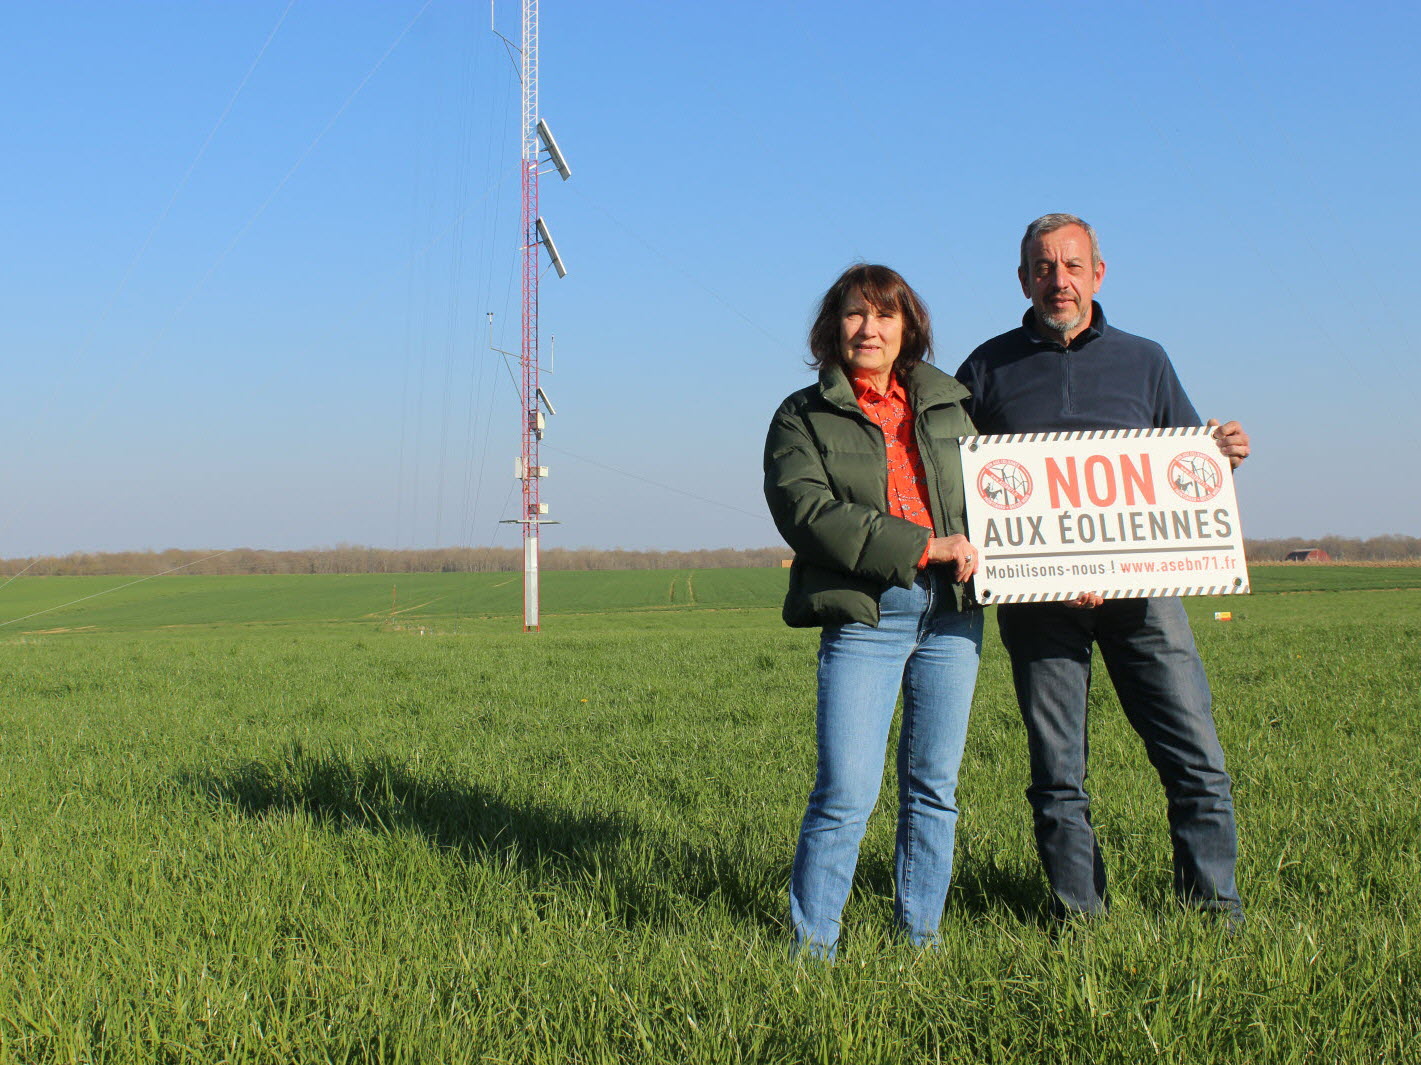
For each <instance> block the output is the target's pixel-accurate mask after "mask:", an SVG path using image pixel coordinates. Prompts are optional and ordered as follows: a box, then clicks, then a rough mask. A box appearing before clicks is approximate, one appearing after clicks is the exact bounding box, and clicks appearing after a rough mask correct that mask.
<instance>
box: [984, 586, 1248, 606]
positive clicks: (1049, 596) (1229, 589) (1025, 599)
mask: <svg viewBox="0 0 1421 1065" xmlns="http://www.w3.org/2000/svg"><path fill="white" fill-rule="evenodd" d="M1078 594H1080V593H1078V592H1032V593H1031V594H1029V595H992V594H991V592H990V590H986V591H983V592H982V602H983V603H987V604H991V605H993V606H995V605H997V604H999V603H1056V602H1060V601H1061V600H1063V599H1074V598H1075V597H1076V596H1077V595H1078ZM1101 594H1102V595H1103V596H1104V597H1105V598H1106V599H1157V598H1160V597H1162V596H1171V595H1173V596H1184V595H1247V594H1248V585H1246V584H1240V585H1234V584H1214V585H1207V586H1206V585H1200V586H1199V587H1197V588H1135V589H1129V590H1126V591H1111V592H1102V593H1101Z"/></svg>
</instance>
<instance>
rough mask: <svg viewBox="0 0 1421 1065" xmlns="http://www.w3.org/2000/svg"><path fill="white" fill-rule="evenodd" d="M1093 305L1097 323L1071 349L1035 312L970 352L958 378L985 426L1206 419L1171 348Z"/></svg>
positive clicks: (1147, 425)
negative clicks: (1047, 335) (1044, 328)
mask: <svg viewBox="0 0 1421 1065" xmlns="http://www.w3.org/2000/svg"><path fill="white" fill-rule="evenodd" d="M1091 308H1092V313H1091V324H1090V325H1089V326H1088V327H1087V328H1086V329H1085V331H1084V332H1082V333H1081V334H1080V336H1078V337H1076V338H1075V340H1073V341H1072V342H1071V344H1070V346H1069V347H1065V348H1063V347H1062V346H1061V345H1060V344H1058V343H1056V342H1055V341H1054V340H1047V339H1044V338H1042V337H1041V336H1039V335H1038V334H1037V333H1036V331H1035V328H1034V324H1035V320H1034V315H1033V311H1030V310H1028V311H1027V312H1026V315H1025V317H1024V318H1022V323H1021V327H1020V328H1018V329H1013V330H1011V331H1010V332H1007V333H1003V334H1002V335H1001V336H998V337H993V338H992V339H991V340H989V341H987V342H986V343H985V344H983V345H981V346H980V347H979V348H978V349H977V350H976V351H974V352H973V353H972V354H971V355H969V356H967V361H966V362H964V363H963V364H962V366H961V368H960V369H959V370H958V371H957V374H956V377H957V379H958V380H959V381H961V382H962V383H963V384H964V385H966V386H967V388H968V389H969V390H970V391H971V393H972V397H971V398H970V399H968V400H967V401H966V403H965V406H966V408H967V413H968V414H969V415H971V417H972V421H973V422H974V423H975V424H976V426H977V429H978V430H979V431H980V432H983V433H1040V432H1050V431H1054V430H1077V429H1163V428H1167V427H1170V426H1177V425H1180V426H1182V425H1200V424H1202V423H1201V421H1200V419H1199V415H1198V414H1197V413H1196V412H1195V410H1194V405H1193V404H1192V403H1190V402H1189V397H1188V396H1187V395H1185V394H1184V387H1183V386H1182V385H1181V384H1180V383H1179V378H1178V377H1176V376H1175V373H1174V367H1173V366H1171V365H1170V362H1169V356H1168V355H1166V354H1165V353H1164V348H1162V347H1160V346H1159V345H1158V344H1156V343H1155V342H1154V341H1153V340H1146V339H1145V338H1144V337H1137V336H1134V335H1133V334H1130V333H1125V332H1122V331H1121V330H1119V329H1116V328H1115V327H1114V326H1112V325H1110V324H1109V323H1108V322H1107V321H1106V320H1105V312H1104V311H1102V310H1101V309H1100V304H1098V303H1093V304H1092V305H1091Z"/></svg>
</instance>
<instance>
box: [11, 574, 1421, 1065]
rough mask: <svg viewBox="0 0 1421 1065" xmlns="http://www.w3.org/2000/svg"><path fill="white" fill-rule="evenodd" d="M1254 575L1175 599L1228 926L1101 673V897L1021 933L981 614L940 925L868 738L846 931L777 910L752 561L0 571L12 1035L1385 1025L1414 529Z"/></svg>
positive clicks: (1016, 755) (1407, 696)
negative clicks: (1097, 914) (529, 607)
mask: <svg viewBox="0 0 1421 1065" xmlns="http://www.w3.org/2000/svg"><path fill="white" fill-rule="evenodd" d="M1252 576H1253V581H1254V588H1255V591H1256V594H1254V595H1251V596H1248V597H1237V598H1223V599H1218V600H1202V599H1201V600H1194V601H1191V602H1190V603H1189V607H1190V611H1191V614H1192V616H1193V617H1194V618H1195V632H1196V637H1197V639H1198V643H1199V646H1200V651H1201V653H1202V654H1203V656H1204V659H1205V662H1206V664H1207V665H1208V667H1209V671H1210V677H1211V680H1212V682H1213V685H1214V689H1215V702H1216V708H1217V709H1216V712H1217V716H1218V721H1219V728H1220V732H1221V733H1222V736H1223V740H1224V744H1225V748H1226V750H1227V751H1228V753H1229V757H1230V768H1231V770H1232V771H1233V773H1234V777H1235V793H1236V799H1237V805H1238V811H1239V819H1240V831H1241V836H1242V840H1241V844H1242V856H1241V865H1240V871H1239V879H1240V886H1241V888H1242V890H1243V892H1244V895H1245V902H1246V903H1247V905H1248V907H1249V924H1248V928H1247V931H1246V934H1245V935H1244V936H1243V937H1241V938H1237V939H1230V938H1226V937H1224V936H1223V935H1222V934H1221V932H1220V930H1219V929H1218V928H1217V927H1215V926H1214V925H1212V924H1210V923H1209V922H1207V921H1203V920H1200V919H1198V918H1197V917H1196V916H1195V915H1191V914H1186V913H1182V912H1180V911H1179V910H1178V909H1177V908H1176V907H1175V905H1174V903H1173V902H1172V899H1171V891H1170V862H1169V852H1168V850H1169V848H1168V840H1167V837H1166V833H1165V827H1164V809H1163V799H1162V796H1161V793H1160V789H1159V787H1158V784H1157V782H1156V781H1155V779H1154V777H1153V772H1152V770H1151V769H1150V768H1149V766H1148V764H1147V763H1146V762H1145V759H1144V757H1143V755H1142V753H1141V751H1140V750H1139V744H1138V742H1137V741H1136V740H1135V739H1134V736H1133V734H1132V733H1130V731H1129V729H1128V727H1127V726H1126V725H1125V724H1124V722H1123V719H1122V716H1121V714H1120V713H1119V710H1118V707H1117V706H1116V704H1115V702H1114V699H1113V696H1111V695H1110V693H1109V691H1108V688H1107V689H1106V690H1102V691H1098V692H1096V693H1095V694H1094V695H1093V697H1092V698H1093V700H1094V703H1095V705H1096V706H1097V709H1098V712H1097V713H1096V714H1095V716H1094V719H1093V729H1092V782H1093V790H1094V794H1095V796H1096V808H1095V812H1096V821H1097V827H1098V829H1099V831H1100V835H1101V838H1102V844H1103V846H1104V848H1105V849H1106V852H1107V860H1108V862H1109V863H1110V868H1111V875H1112V883H1113V890H1114V894H1115V898H1116V908H1115V910H1114V911H1113V912H1112V914H1111V916H1110V917H1108V918H1107V919H1104V920H1101V921H1098V922H1095V923H1093V924H1090V925H1086V926H1082V927H1078V928H1074V929H1072V930H1070V931H1069V932H1068V933H1066V934H1065V935H1063V936H1057V935H1053V933H1052V929H1051V928H1050V927H1049V925H1048V924H1047V923H1046V922H1045V921H1044V920H1043V918H1042V912H1041V903H1042V897H1043V884H1042V882H1041V878H1040V875H1039V873H1038V870H1037V867H1036V861H1035V855H1034V850H1033V847H1032V843H1031V838H1030V828H1029V818H1028V813H1027V808H1026V804H1025V801H1024V799H1023V797H1022V790H1023V788H1024V787H1025V750H1024V742H1023V739H1022V735H1021V729H1020V724H1019V721H1018V719H1017V715H1016V709H1015V704H1014V700H1013V698H1012V695H1011V692H1010V681H1009V678H1008V675H1007V670H1006V663H1005V656H1004V654H1003V652H1002V650H1001V648H1000V646H999V644H998V643H997V642H996V639H995V635H994V634H992V635H989V639H988V643H987V647H986V649H985V652H984V661H983V670H982V677H981V683H980V685H979V688H978V697H977V700H976V704H975V708H974V717H973V725H972V731H971V735H970V738H969V747H968V754H967V758H966V760H965V762H964V766H963V782H962V787H961V792H960V799H961V805H962V809H963V814H962V820H961V824H960V828H959V845H958V856H957V871H956V876H955V879H954V886H953V890H952V894H951V896H950V899H949V905H948V914H947V918H946V920H945V922H944V944H943V947H942V949H941V950H938V951H935V952H929V953H923V952H916V951H913V950H911V949H908V948H906V947H904V946H902V945H900V944H897V943H894V942H893V941H891V939H890V938H889V936H888V935H887V929H888V927H889V921H890V917H891V912H892V903H891V897H890V895H891V861H892V854H891V851H892V839H891V837H892V824H891V816H885V813H884V811H885V809H889V810H891V803H892V799H891V793H892V780H891V773H890V774H889V776H888V778H887V780H886V788H885V796H884V802H885V806H884V808H881V810H880V814H879V816H878V817H877V818H875V820H874V822H873V823H872V824H871V826H870V829H869V833H868V837H867V839H866V840H865V845H864V851H863V858H862V860H861V863H860V869H859V879H858V882H857V884H856V888H855V894H854V897H853V899H852V900H851V901H850V906H849V910H848V912H847V914H846V918H847V921H848V928H847V932H846V936H845V942H844V944H843V948H842V954H841V960H840V962H839V963H838V964H836V965H834V966H832V967H820V966H809V967H804V966H801V965H798V964H796V963H795V962H794V961H793V960H791V958H790V957H789V951H788V937H787V931H786V928H785V924H784V910H785V899H784V893H785V885H786V882H787V879H788V869H789V862H790V857H791V855H792V850H793V843H794V835H795V831H796V828H797V823H798V818H799V816H800V814H801V813H802V810H803V803H804V799H805V795H806V793H807V790H808V787H809V783H810V775H811V773H812V767H813V736H812V727H813V655H814V647H815V637H816V634H815V633H813V632H805V631H791V630H789V629H786V628H784V627H783V626H782V625H781V624H780V622H779V617H778V606H777V603H778V595H779V593H780V590H781V589H782V588H783V582H784V573H783V572H782V571H779V570H763V571H756V570H723V571H697V572H693V573H692V572H675V571H652V572H639V573H548V574H546V575H545V586H544V590H545V596H544V611H545V617H544V631H543V632H541V633H539V634H537V635H524V634H522V633H520V632H518V624H517V620H516V614H517V611H518V609H519V602H520V598H519V597H520V594H521V592H520V585H519V579H518V577H517V576H516V575H510V574H481V575H462V574H448V575H428V576H422V575H399V576H397V577H390V576H384V577H373V576H372V577H364V576H362V577H338V576H324V577H281V578H277V577H270V578H268V577H237V578H218V577H205V578H204V577H197V578H181V577H164V578H160V579H157V580H152V581H147V582H145V583H142V584H136V585H132V586H131V587H127V588H118V586H119V585H123V584H125V583H127V580H131V578H129V579H123V578H46V579H36V580H26V579H25V578H21V579H19V580H17V581H15V582H13V583H11V584H9V585H7V586H6V587H4V588H3V589H0V690H3V692H4V699H3V702H0V737H3V743H0V794H3V796H4V801H3V805H0V1063H8V1062H17V1063H18V1062H24V1063H29V1062H71V1061H72V1062H125V1063H126V1062H204V1063H205V1062H212V1063H216V1062H268V1061H269V1062H363V1061H391V1062H396V1061H408V1062H509V1063H512V1062H550V1063H551V1062H603V1061H607V1062H611V1061H690V1062H708V1063H709V1062H717V1063H718V1062H799V1061H812V1062H908V1061H949V1062H959V1061H960V1062H979V1061H980V1062H1024V1061H1050V1062H1057V1061H1059V1062H1072V1063H1076V1062H1091V1063H1096V1062H1122V1063H1123V1062H1131V1063H1134V1062H1139V1061H1166V1062H1180V1063H1184V1062H1189V1063H1194V1062H1235V1061H1266V1062H1300V1063H1301V1062H1359V1063H1360V1062H1411V1061H1417V1060H1418V1059H1421V1052H1418V1051H1417V1050H1416V1049H1415V1048H1416V1047H1417V1045H1418V1040H1421V990H1418V987H1421V933H1418V931H1417V929H1416V922H1417V919H1418V917H1421V772H1418V769H1417V757H1416V749H1417V741H1418V737H1421V697H1418V694H1417V692H1418V680H1421V650H1418V647H1421V568H1405V567H1386V568H1377V569H1351V568H1343V567H1322V566H1299V567H1287V568H1285V567H1260V568H1257V569H1255V571H1254V572H1253V575H1252ZM392 586H393V593H394V594H393V596H392ZM106 589H117V590H113V591H109V592H107V593H105V590H106ZM94 593H105V594H99V595H97V596H96V597H95V598H91V599H84V601H82V602H74V601H75V600H80V599H83V598H84V597H86V596H91V595H94ZM1285 593H1286V594H1285ZM392 599H393V602H392ZM66 603H72V604H73V605H70V606H63V607H62V608H61V609H52V608H55V607H61V605H62V604H66ZM1216 610H1231V611H1232V612H1233V615H1234V620H1233V621H1232V622H1230V623H1222V622H1214V621H1213V620H1212V615H1213V612H1214V611H1216ZM40 611H44V613H38V612H40ZM31 614H34V615H36V616H33V617H29V618H27V619H26V620H16V619H20V618H22V617H25V616H26V615H31ZM4 623H8V624H4ZM992 629H993V626H991V625H989V633H991V632H992Z"/></svg>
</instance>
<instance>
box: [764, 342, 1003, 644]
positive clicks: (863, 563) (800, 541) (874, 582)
mask: <svg viewBox="0 0 1421 1065" xmlns="http://www.w3.org/2000/svg"><path fill="white" fill-rule="evenodd" d="M900 379H901V380H902V381H903V387H904V389H905V390H906V391H907V393H908V403H909V405H910V406H911V407H912V409H913V434H914V436H915V437H916V439H917V443H918V454H919V455H921V456H922V459H923V469H924V471H925V472H926V474H927V479H928V500H929V504H930V507H931V511H932V516H933V527H934V529H935V530H936V531H937V535H939V536H950V535H952V534H953V533H965V532H966V528H967V522H966V515H965V512H964V508H965V506H966V504H965V501H964V499H963V493H962V458H961V456H960V455H959V453H958V450H957V439H958V437H961V436H967V435H970V434H972V433H975V432H976V429H974V428H973V426H972V422H971V420H970V419H969V418H968V417H967V413H966V412H965V411H964V410H963V409H962V401H963V400H964V399H965V398H966V397H967V396H968V394H969V393H968V391H967V389H965V388H964V387H962V385H960V384H958V383H957V381H956V380H955V379H954V378H952V377H949V376H948V375H947V374H945V373H943V372H942V371H941V370H939V369H938V368H937V367H935V366H931V365H929V364H927V363H919V364H918V365H917V366H915V367H913V369H911V370H909V371H908V372H907V373H905V374H900ZM765 499H766V501H767V502H768V503H769V505H770V515H771V517H773V518H774V521H775V526H776V527H777V528H778V529H779V530H780V535H781V536H783V537H784V538H785V542H786V543H788V544H789V545H790V547H792V548H794V553H795V559H794V565H793V567H792V568H791V569H790V574H789V592H788V594H787V595H786V596H785V604H784V619H785V624H787V625H793V626H796V627H804V626H810V625H838V624H843V623H845V622H850V621H862V622H864V623H866V624H869V625H877V624H878V597H879V594H880V593H882V592H883V591H884V590H885V589H887V588H888V587H890V586H891V585H895V584H896V585H898V586H900V587H903V588H907V587H909V586H910V585H911V584H912V583H913V579H914V578H915V577H916V576H917V573H918V568H917V567H918V559H920V558H921V557H922V555H923V548H925V547H926V546H927V542H928V537H929V536H930V535H932V533H930V532H929V531H928V530H927V529H925V528H924V527H923V526H921V525H915V524H913V523H912V522H910V521H905V520H904V519H902V518H895V517H893V516H892V515H891V514H889V513H888V449H887V446H886V445H885V444H884V442H883V431H882V430H881V429H879V427H878V426H877V425H875V424H874V423H873V422H872V421H870V420H869V418H868V416H867V415H866V414H864V413H863V411H862V410H860V409H859V405H858V402H857V400H856V399H855V398H854V390H853V387H852V386H851V385H850V384H849V380H848V378H847V377H846V376H845V375H844V371H843V370H842V369H841V368H840V367H838V366H833V367H827V368H825V369H824V370H821V371H820V373H819V383H818V384H815V385H810V386H809V387H808V388H802V389H800V390H799V391H798V392H796V393H794V394H793V395H792V396H790V397H789V398H788V399H786V400H785V401H784V402H783V403H781V404H780V408H779V410H777V411H775V416H774V418H773V419H772V420H771V422H770V432H769V436H768V437H767V438H766V440H765ZM953 589H954V590H955V592H956V599H957V609H958V610H961V609H963V601H962V585H960V584H954V585H953Z"/></svg>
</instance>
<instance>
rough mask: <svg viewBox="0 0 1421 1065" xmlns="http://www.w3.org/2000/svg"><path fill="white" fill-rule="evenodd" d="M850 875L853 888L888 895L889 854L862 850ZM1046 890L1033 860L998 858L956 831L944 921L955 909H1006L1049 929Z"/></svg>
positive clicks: (975, 912)
mask: <svg viewBox="0 0 1421 1065" xmlns="http://www.w3.org/2000/svg"><path fill="white" fill-rule="evenodd" d="M854 879H855V882H856V885H857V888H856V889H857V890H864V891H868V892H872V893H873V894H876V895H880V896H882V897H884V898H892V897H893V855H892V854H887V855H878V854H875V855H869V854H868V853H867V852H865V853H864V854H863V855H861V856H860V858H859V867H858V872H857V873H856V874H855V877H854ZM1045 891H1046V886H1045V884H1044V882H1043V880H1042V878H1041V875H1040V874H1039V872H1037V870H1036V867H1035V866H1034V865H1031V866H1029V867H1023V866H1022V865H1021V863H1019V862H1014V861H1011V860H1009V859H1008V860H1006V861H1003V860H1002V859H1001V858H1000V857H999V855H998V854H997V853H995V852H994V851H992V850H990V849H988V848H987V847H985V846H984V845H982V844H981V843H976V842H974V841H973V840H972V839H971V838H970V837H968V836H967V835H966V833H964V832H960V831H959V832H958V834H957V851H956V854H955V856H954V858H953V868H952V887H951V889H950V890H949V891H948V895H947V910H946V912H945V914H944V917H943V920H944V921H951V920H952V919H953V915H954V914H957V915H959V916H968V917H980V916H984V915H988V916H989V915H997V916H1001V915H1002V914H1003V913H1006V914H1010V915H1011V916H1012V917H1015V918H1016V919H1017V920H1019V921H1020V922H1021V923H1023V924H1027V925H1037V926H1039V927H1041V928H1043V929H1050V928H1053V927H1054V926H1055V925H1056V923H1057V922H1056V921H1055V920H1054V919H1053V918H1052V917H1051V915H1050V912H1049V911H1048V910H1047V908H1046V904H1045Z"/></svg>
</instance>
